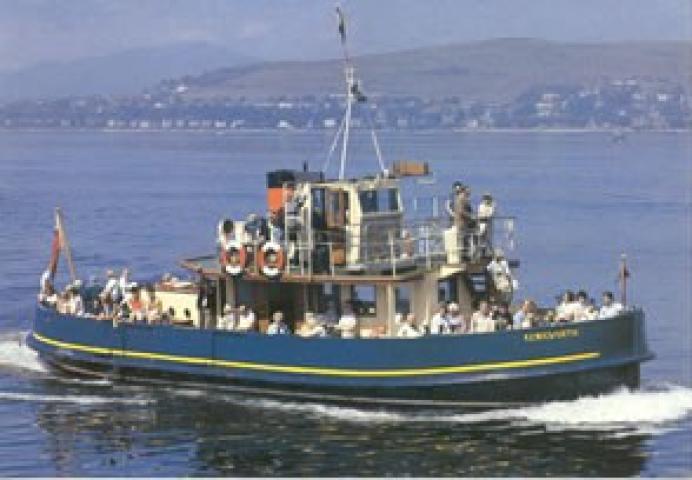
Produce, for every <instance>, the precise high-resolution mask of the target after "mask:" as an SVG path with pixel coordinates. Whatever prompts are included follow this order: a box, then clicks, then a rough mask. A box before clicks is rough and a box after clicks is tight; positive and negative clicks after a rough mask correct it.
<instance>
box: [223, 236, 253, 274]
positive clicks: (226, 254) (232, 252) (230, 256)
mask: <svg viewBox="0 0 692 480" xmlns="http://www.w3.org/2000/svg"><path fill="white" fill-rule="evenodd" d="M220 260H221V265H222V266H223V269H224V271H225V272H226V273H228V274H229V275H232V276H234V277H235V276H238V275H241V274H242V273H243V271H244V270H245V267H246V266H247V249H246V248H245V246H244V245H243V244H242V243H240V242H239V241H237V240H231V241H230V242H227V243H226V246H225V248H222V249H221V252H220Z"/></svg>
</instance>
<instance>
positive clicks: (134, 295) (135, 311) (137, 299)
mask: <svg viewBox="0 0 692 480" xmlns="http://www.w3.org/2000/svg"><path fill="white" fill-rule="evenodd" d="M126 292H127V293H128V294H126V297H128V296H129V297H130V298H129V300H127V301H126V302H125V303H126V305H127V308H128V310H129V312H130V318H132V320H134V321H137V322H141V321H144V320H145V318H146V309H145V307H144V301H143V300H142V298H141V296H140V293H139V286H138V285H137V284H136V283H135V284H134V285H132V284H130V285H128V287H127V289H126Z"/></svg>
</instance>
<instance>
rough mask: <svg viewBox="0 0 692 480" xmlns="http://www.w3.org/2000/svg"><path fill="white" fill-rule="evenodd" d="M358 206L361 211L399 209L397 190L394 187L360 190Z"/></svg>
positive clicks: (396, 210) (395, 210)
mask: <svg viewBox="0 0 692 480" xmlns="http://www.w3.org/2000/svg"><path fill="white" fill-rule="evenodd" d="M359 196H360V208H361V210H362V211H363V213H382V212H398V211H399V192H398V190H397V189H396V188H381V189H379V190H361V191H360V193H359Z"/></svg>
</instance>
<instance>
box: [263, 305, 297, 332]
mask: <svg viewBox="0 0 692 480" xmlns="http://www.w3.org/2000/svg"><path fill="white" fill-rule="evenodd" d="M289 333H291V332H290V330H289V329H288V325H286V323H284V314H283V312H281V311H276V312H274V314H273V315H272V320H271V322H270V323H269V326H268V327H267V335H288V334H289Z"/></svg>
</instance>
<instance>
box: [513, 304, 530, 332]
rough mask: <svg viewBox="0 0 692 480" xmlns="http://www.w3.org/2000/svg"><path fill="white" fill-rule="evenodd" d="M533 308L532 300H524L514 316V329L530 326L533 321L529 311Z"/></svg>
mask: <svg viewBox="0 0 692 480" xmlns="http://www.w3.org/2000/svg"><path fill="white" fill-rule="evenodd" d="M530 310H531V302H530V301H529V300H524V301H523V302H522V304H521V307H519V310H517V311H516V312H515V313H514V316H512V330H519V329H522V328H530V326H531V323H530V320H529V318H528V316H529V312H530Z"/></svg>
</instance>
